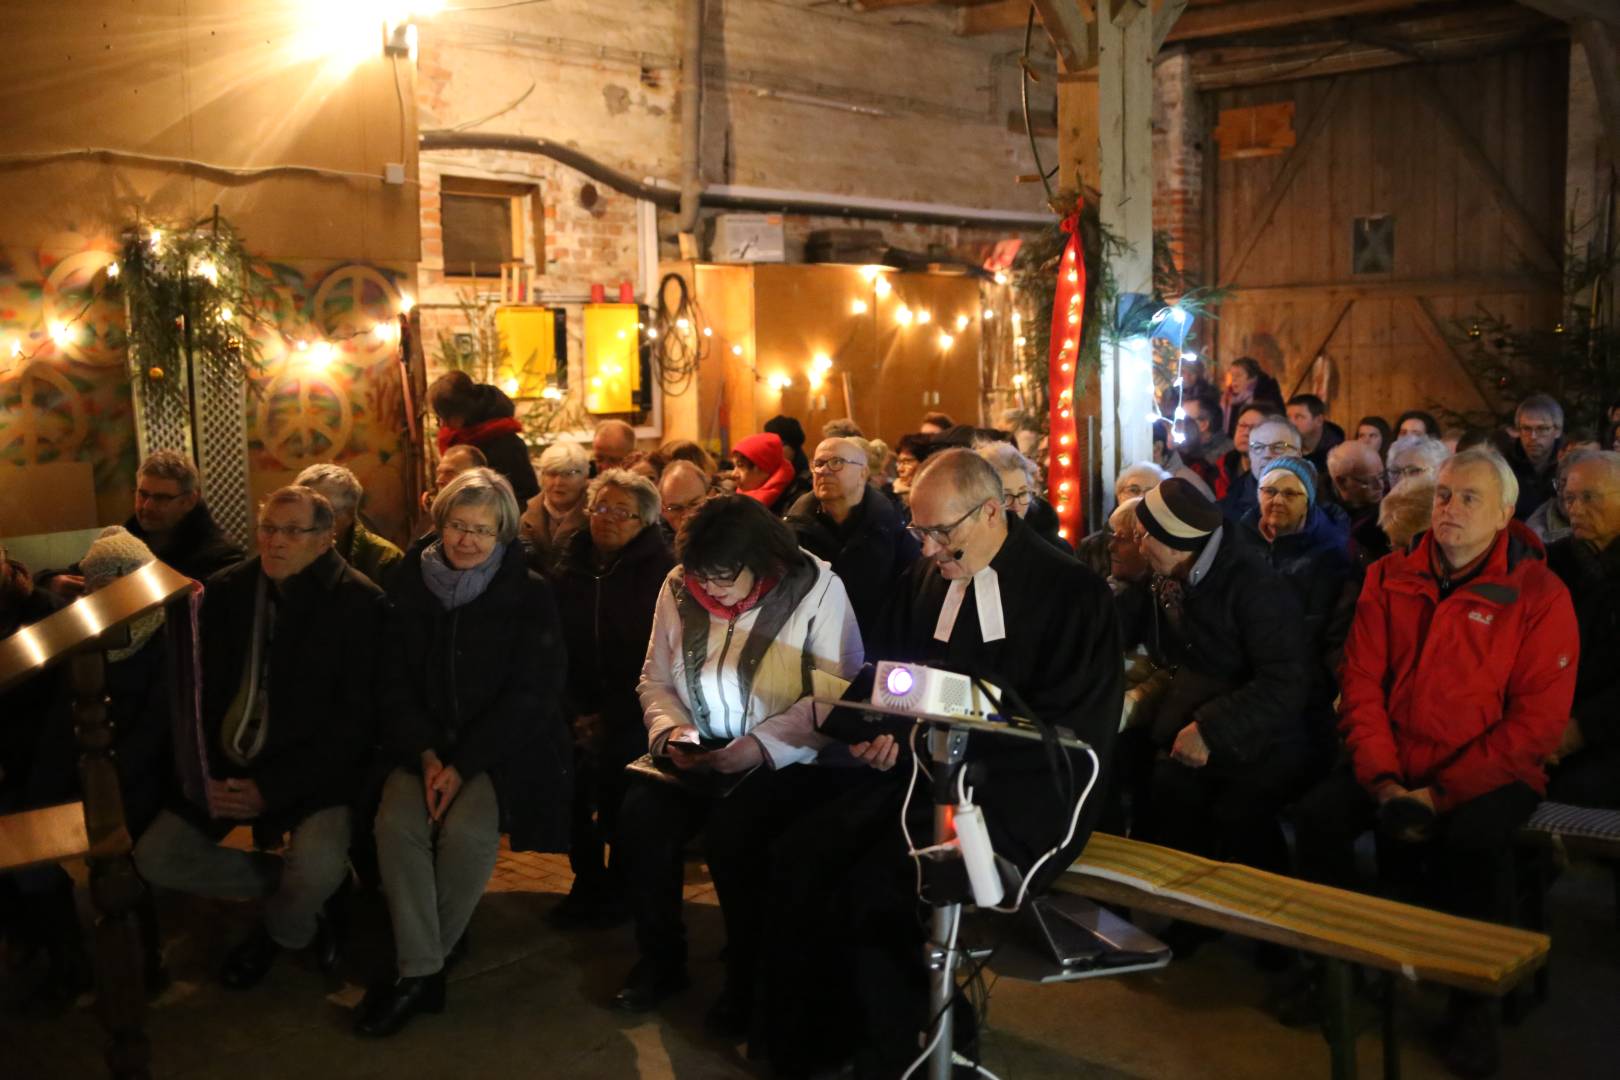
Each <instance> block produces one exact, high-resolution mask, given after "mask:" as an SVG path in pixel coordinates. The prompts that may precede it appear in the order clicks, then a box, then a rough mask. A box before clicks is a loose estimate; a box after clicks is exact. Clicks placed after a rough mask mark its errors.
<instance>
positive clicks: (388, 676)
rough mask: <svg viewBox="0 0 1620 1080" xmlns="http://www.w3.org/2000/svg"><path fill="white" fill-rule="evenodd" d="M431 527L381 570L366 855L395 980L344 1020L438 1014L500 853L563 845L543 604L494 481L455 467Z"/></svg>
mask: <svg viewBox="0 0 1620 1080" xmlns="http://www.w3.org/2000/svg"><path fill="white" fill-rule="evenodd" d="M433 523H434V526H435V535H432V536H429V537H426V538H424V539H422V540H420V541H418V542H417V543H416V544H415V545H413V546H412V548H411V550H410V551H409V552H407V553H406V555H405V561H404V562H403V563H401V564H400V567H399V570H398V572H397V573H396V574H395V575H394V580H393V582H392V587H391V589H390V591H389V598H390V599H391V600H392V601H393V611H392V613H391V614H390V616H389V619H388V623H387V627H386V632H385V638H384V643H385V647H384V649H383V650H382V651H383V664H382V668H383V670H382V678H380V679H379V680H378V686H379V697H380V699H381V700H380V701H379V702H378V705H379V708H378V710H377V711H378V715H379V716H381V717H383V718H385V719H384V720H383V722H382V729H383V730H382V731H381V733H380V735H381V739H380V741H381V743H382V746H383V752H384V753H385V755H387V756H388V757H390V758H391V759H392V760H393V764H394V769H393V771H392V772H390V773H389V774H388V780H387V782H386V783H384V785H383V793H382V805H381V806H380V807H379V808H378V810H377V829H376V835H377V863H378V866H379V868H380V870H381V874H382V883H383V893H384V895H386V896H387V897H388V913H389V916H390V917H391V919H392V921H393V925H394V953H395V957H396V965H397V969H398V977H397V978H389V979H385V980H382V981H380V982H378V983H376V984H374V985H373V986H372V987H371V989H370V990H369V991H367V993H366V996H365V1000H363V1001H362V1002H361V1003H360V1008H359V1011H358V1016H357V1018H356V1025H355V1027H356V1030H357V1031H358V1032H359V1033H360V1034H362V1035H370V1036H384V1035H392V1034H394V1033H395V1032H396V1031H398V1030H399V1029H400V1028H402V1027H404V1026H405V1024H406V1022H407V1021H409V1020H410V1018H411V1017H412V1016H414V1015H415V1014H416V1013H418V1012H442V1011H443V1010H444V999H445V977H444V967H445V962H446V959H447V958H448V957H449V956H450V954H451V952H452V950H453V949H454V947H455V946H456V944H457V942H459V941H460V940H461V935H462V934H463V933H464V932H465V931H466V929H467V923H468V922H469V921H470V920H471V919H472V914H473V911H474V909H476V908H477V907H478V901H479V898H480V897H482V896H483V894H484V888H485V886H486V885H488V883H489V878H490V874H492V873H493V872H494V870H495V859H496V856H497V854H498V853H499V851H500V843H501V833H503V832H505V833H507V834H508V835H509V836H510V838H511V844H512V850H513V851H566V850H567V849H568V838H569V806H570V803H571V802H572V796H571V791H570V784H569V781H570V778H571V774H572V770H573V749H572V746H571V741H572V740H571V739H570V738H569V732H568V728H567V725H566V724H565V722H564V720H563V717H562V715H561V711H560V710H559V709H558V707H557V701H558V699H559V698H560V697H561V696H562V690H563V672H564V669H565V667H566V658H565V649H564V647H563V642H562V633H561V630H560V626H559V623H558V619H557V607H556V604H555V603H554V602H553V601H552V596H551V590H550V589H549V588H548V587H547V586H546V583H545V580H544V579H543V578H541V577H540V575H538V574H536V573H534V572H532V571H530V570H529V568H528V566H527V563H526V560H525V558H524V553H523V545H522V543H521V542H520V541H519V540H518V505H517V500H516V499H515V498H514V497H513V495H512V488H511V485H509V484H508V483H507V482H506V480H505V478H504V477H502V476H500V475H499V474H497V473H495V472H494V471H493V470H490V469H469V470H467V471H466V472H464V473H462V474H461V475H460V476H457V477H456V478H455V479H454V480H452V481H450V483H449V484H447V485H445V488H444V490H443V491H441V492H439V497H438V498H437V499H435V500H434V501H433Z"/></svg>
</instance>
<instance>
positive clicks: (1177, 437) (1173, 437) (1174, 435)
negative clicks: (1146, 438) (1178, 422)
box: [1170, 431, 1187, 446]
mask: <svg viewBox="0 0 1620 1080" xmlns="http://www.w3.org/2000/svg"><path fill="white" fill-rule="evenodd" d="M1170 441H1171V442H1173V443H1175V444H1176V445H1177V446H1180V445H1181V444H1182V443H1184V442H1186V441H1187V436H1185V435H1183V434H1182V433H1181V432H1179V431H1172V432H1171V433H1170Z"/></svg>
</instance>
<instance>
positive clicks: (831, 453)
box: [787, 438, 918, 637]
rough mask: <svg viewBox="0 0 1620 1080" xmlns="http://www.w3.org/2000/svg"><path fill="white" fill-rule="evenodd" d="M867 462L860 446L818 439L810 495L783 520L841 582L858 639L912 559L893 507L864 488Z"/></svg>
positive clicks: (910, 543)
mask: <svg viewBox="0 0 1620 1080" xmlns="http://www.w3.org/2000/svg"><path fill="white" fill-rule="evenodd" d="M868 460H869V458H868V454H867V452H866V447H865V445H864V441H863V440H859V439H856V438H834V439H823V440H822V441H821V442H820V443H818V444H817V445H816V452H815V456H814V457H813V458H811V460H810V479H811V490H810V492H809V494H806V495H802V496H800V497H799V500H798V501H797V502H795V503H794V504H793V508H792V509H791V510H789V511H788V514H787V523H788V527H789V528H791V529H792V530H793V534H794V536H796V537H797V538H798V541H799V546H800V547H802V548H804V550H806V551H808V552H810V554H812V555H814V556H816V557H817V558H819V559H823V560H825V561H826V562H828V563H831V564H832V568H833V572H834V573H835V574H837V575H838V576H839V578H840V579H842V580H843V582H844V591H845V592H847V593H848V594H849V603H850V606H851V607H853V608H854V609H855V621H856V623H857V624H858V625H859V626H860V628H861V634H862V636H863V637H864V636H865V635H867V634H870V633H871V632H872V630H873V629H874V627H875V625H876V620H877V617H878V616H879V615H880V614H881V613H882V611H883V608H884V605H885V604H886V603H887V601H888V598H889V593H890V592H891V591H893V588H894V583H895V581H896V580H897V579H898V578H899V577H900V575H901V574H903V573H905V572H906V570H907V568H908V567H910V566H911V564H912V563H913V562H914V561H916V558H917V554H918V551H917V542H916V541H915V540H913V539H912V538H911V536H910V535H909V534H907V532H906V530H905V527H904V526H903V525H902V524H901V521H900V513H899V511H897V510H896V509H895V508H894V504H893V503H892V502H890V501H889V500H888V498H887V497H885V496H884V494H883V493H882V492H881V491H879V490H877V489H876V488H874V487H873V486H872V485H871V484H868V483H867V482H866V481H867V479H868V478H869V477H870V475H871V472H870V469H869V468H868V465H867V462H868Z"/></svg>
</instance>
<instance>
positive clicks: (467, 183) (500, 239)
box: [439, 176, 545, 278]
mask: <svg viewBox="0 0 1620 1080" xmlns="http://www.w3.org/2000/svg"><path fill="white" fill-rule="evenodd" d="M441 184H442V186H441V189H440V192H439V225H440V229H441V230H442V234H443V237H444V273H445V276H446V277H453V278H499V277H500V276H501V264H502V263H513V262H518V263H528V264H529V265H531V266H534V267H535V268H536V270H537V271H538V270H539V269H540V268H543V267H544V265H545V263H544V260H543V257H542V250H543V246H542V240H541V227H542V222H543V220H544V219H543V217H542V213H543V211H542V210H541V207H540V194H539V188H538V186H537V185H534V184H517V183H510V182H506V181H497V180H483V179H478V178H474V177H463V176H446V177H443V178H442V180H441ZM526 207H527V208H529V209H530V210H531V211H532V213H533V229H534V248H535V249H534V251H533V252H529V251H525V250H524V242H523V235H524V225H525V221H524V218H525V208H526Z"/></svg>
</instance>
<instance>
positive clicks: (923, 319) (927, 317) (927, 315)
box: [917, 308, 934, 326]
mask: <svg viewBox="0 0 1620 1080" xmlns="http://www.w3.org/2000/svg"><path fill="white" fill-rule="evenodd" d="M933 319H934V315H933V312H931V311H929V310H928V309H927V308H923V309H922V310H921V311H919V312H917V325H918V326H925V325H927V324H928V323H930V322H932V321H933Z"/></svg>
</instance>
